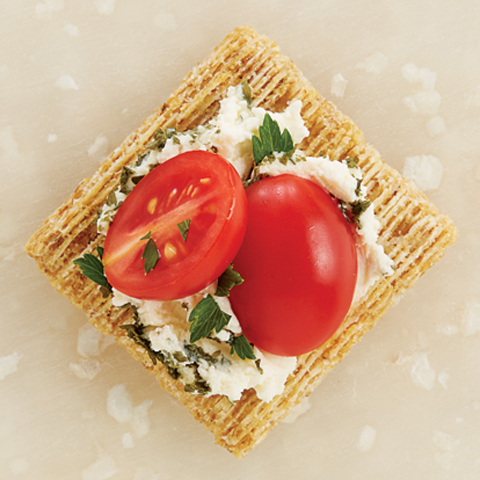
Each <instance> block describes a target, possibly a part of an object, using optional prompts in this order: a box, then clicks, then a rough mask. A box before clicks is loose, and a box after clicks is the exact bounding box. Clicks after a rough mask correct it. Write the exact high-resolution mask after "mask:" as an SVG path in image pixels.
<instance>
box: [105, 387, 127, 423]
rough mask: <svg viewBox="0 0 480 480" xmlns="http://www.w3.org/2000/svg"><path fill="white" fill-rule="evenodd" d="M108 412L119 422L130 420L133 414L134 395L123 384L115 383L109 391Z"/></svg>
mask: <svg viewBox="0 0 480 480" xmlns="http://www.w3.org/2000/svg"><path fill="white" fill-rule="evenodd" d="M107 412H108V414H109V415H110V416H111V417H113V418H114V419H115V420H116V421H117V422H120V423H125V422H129V421H130V420H131V418H132V415H133V402H132V397H131V396H130V394H129V393H128V391H127V388H126V387H125V385H123V384H119V385H115V386H114V387H112V388H111V389H110V390H109V391H108V395H107Z"/></svg>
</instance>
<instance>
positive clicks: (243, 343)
mask: <svg viewBox="0 0 480 480" xmlns="http://www.w3.org/2000/svg"><path fill="white" fill-rule="evenodd" d="M230 345H231V349H230V355H233V354H234V353H236V354H237V355H238V356H239V357H240V358H241V359H242V360H245V359H246V358H248V359H250V360H256V359H257V357H256V356H255V353H253V348H252V345H251V343H250V342H249V341H248V340H247V337H246V336H245V335H239V336H238V337H233V340H232V341H231V343H230Z"/></svg>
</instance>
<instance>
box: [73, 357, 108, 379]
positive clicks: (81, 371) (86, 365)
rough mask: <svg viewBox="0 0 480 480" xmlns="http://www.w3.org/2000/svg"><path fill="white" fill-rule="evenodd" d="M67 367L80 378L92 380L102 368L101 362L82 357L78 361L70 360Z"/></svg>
mask: <svg viewBox="0 0 480 480" xmlns="http://www.w3.org/2000/svg"><path fill="white" fill-rule="evenodd" d="M69 367H70V370H71V371H72V372H73V373H74V374H75V375H76V376H77V377H78V378H80V379H81V380H93V379H94V378H95V377H96V376H97V375H98V373H99V372H100V370H101V369H102V364H101V363H100V362H99V361H98V360H94V359H91V358H89V359H86V358H82V359H81V360H80V362H79V363H73V362H71V363H70V365H69Z"/></svg>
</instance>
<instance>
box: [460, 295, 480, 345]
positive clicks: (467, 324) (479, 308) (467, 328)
mask: <svg viewBox="0 0 480 480" xmlns="http://www.w3.org/2000/svg"><path fill="white" fill-rule="evenodd" d="M460 330H461V332H462V333H463V335H465V336H466V337H470V336H471V335H475V334H477V333H478V332H480V302H477V301H475V300H474V301H472V302H470V303H469V304H468V305H467V308H466V310H465V313H464V315H463V317H462V320H461V323H460Z"/></svg>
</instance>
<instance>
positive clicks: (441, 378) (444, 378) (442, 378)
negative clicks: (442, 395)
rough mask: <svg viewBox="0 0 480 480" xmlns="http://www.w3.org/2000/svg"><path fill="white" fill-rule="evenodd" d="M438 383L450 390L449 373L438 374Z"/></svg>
mask: <svg viewBox="0 0 480 480" xmlns="http://www.w3.org/2000/svg"><path fill="white" fill-rule="evenodd" d="M437 379H438V383H439V384H440V385H441V386H442V387H443V388H445V389H447V388H448V382H449V380H450V375H449V374H448V373H447V372H440V373H439V374H438V377H437Z"/></svg>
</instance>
